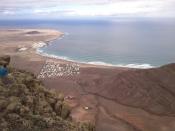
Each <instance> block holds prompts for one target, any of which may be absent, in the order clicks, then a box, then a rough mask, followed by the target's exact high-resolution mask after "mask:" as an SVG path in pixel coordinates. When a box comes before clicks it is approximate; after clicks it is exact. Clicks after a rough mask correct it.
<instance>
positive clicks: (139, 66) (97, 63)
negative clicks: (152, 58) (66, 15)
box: [36, 33, 156, 69]
mask: <svg viewBox="0 0 175 131" xmlns="http://www.w3.org/2000/svg"><path fill="white" fill-rule="evenodd" d="M64 35H65V34H64V33H62V35H61V36H58V38H55V39H53V40H50V41H46V42H43V45H41V46H40V43H38V44H39V46H38V47H37V48H36V53H37V54H39V55H41V56H44V57H48V58H51V59H58V60H65V61H67V62H74V63H77V64H83V65H84V64H85V65H89V66H100V67H113V68H116V67H118V68H133V69H151V68H156V67H155V66H152V65H150V64H146V63H145V64H136V63H133V64H111V63H105V62H103V61H91V62H84V61H77V60H73V59H70V58H68V57H66V56H58V55H54V54H48V53H45V52H44V51H43V50H41V49H40V48H42V47H45V46H49V45H50V44H51V42H53V41H54V40H56V39H63V38H64ZM44 43H45V44H44Z"/></svg>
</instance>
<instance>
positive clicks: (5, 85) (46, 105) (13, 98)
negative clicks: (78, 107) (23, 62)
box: [0, 58, 94, 131]
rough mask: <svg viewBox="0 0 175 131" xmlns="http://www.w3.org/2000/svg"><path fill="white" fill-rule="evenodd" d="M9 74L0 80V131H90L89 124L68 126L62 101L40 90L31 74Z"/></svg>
mask: <svg viewBox="0 0 175 131" xmlns="http://www.w3.org/2000/svg"><path fill="white" fill-rule="evenodd" d="M3 60H9V59H8V58H7V59H4V58H3ZM9 70H10V73H9V75H8V76H7V77H5V78H2V79H0V116H1V117H0V129H1V130H4V131H24V130H26V131H40V130H44V131H50V130H52V131H94V127H93V126H92V125H91V124H79V123H73V122H71V118H70V109H69V106H68V105H67V104H66V103H65V102H64V97H63V96H62V95H59V94H57V93H55V92H53V91H51V90H48V89H46V88H44V87H43V85H42V83H41V82H40V81H39V80H37V79H36V78H35V76H34V75H33V74H31V73H27V72H25V71H19V70H16V69H13V68H10V69H9Z"/></svg>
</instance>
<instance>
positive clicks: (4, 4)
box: [0, 0, 175, 18]
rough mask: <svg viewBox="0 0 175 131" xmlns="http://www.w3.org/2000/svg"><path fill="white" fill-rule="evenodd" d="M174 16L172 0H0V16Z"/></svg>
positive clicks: (173, 2)
mask: <svg viewBox="0 0 175 131" xmlns="http://www.w3.org/2000/svg"><path fill="white" fill-rule="evenodd" d="M97 16H98V17H99V16H103V17H104V16H105V17H108V16H112V17H175V0H0V18H61V17H97Z"/></svg>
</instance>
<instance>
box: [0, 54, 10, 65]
mask: <svg viewBox="0 0 175 131" xmlns="http://www.w3.org/2000/svg"><path fill="white" fill-rule="evenodd" d="M9 63H10V56H8V55H6V56H1V57H0V65H9Z"/></svg>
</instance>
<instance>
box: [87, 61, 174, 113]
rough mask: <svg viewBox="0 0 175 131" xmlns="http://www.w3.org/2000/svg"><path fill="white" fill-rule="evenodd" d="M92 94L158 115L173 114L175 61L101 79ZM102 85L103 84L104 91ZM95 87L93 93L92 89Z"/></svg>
mask: <svg viewBox="0 0 175 131" xmlns="http://www.w3.org/2000/svg"><path fill="white" fill-rule="evenodd" d="M101 81H102V82H101V83H100V85H99V87H96V88H95V89H94V88H93V90H90V89H91V88H89V89H88V88H86V89H87V90H89V92H91V93H95V94H96V95H98V96H102V97H105V98H106V99H109V100H113V101H116V102H118V103H121V104H123V105H128V106H132V107H137V108H141V109H144V110H146V111H148V112H151V113H153V114H157V115H169V116H175V64H169V65H165V66H162V67H160V68H153V69H136V70H128V71H125V72H122V73H118V74H116V75H115V74H114V75H112V76H109V77H108V78H105V79H103V78H102V80H101ZM103 87H106V88H105V89H104V90H101V89H103ZM94 90H95V92H94Z"/></svg>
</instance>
